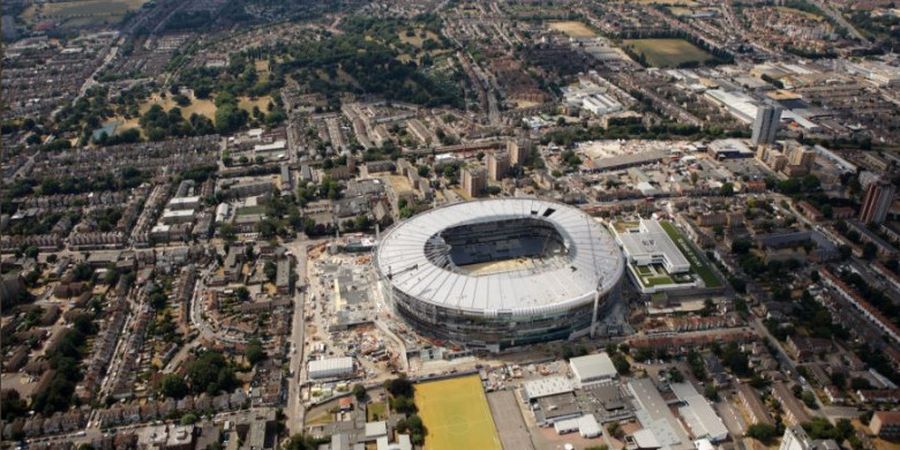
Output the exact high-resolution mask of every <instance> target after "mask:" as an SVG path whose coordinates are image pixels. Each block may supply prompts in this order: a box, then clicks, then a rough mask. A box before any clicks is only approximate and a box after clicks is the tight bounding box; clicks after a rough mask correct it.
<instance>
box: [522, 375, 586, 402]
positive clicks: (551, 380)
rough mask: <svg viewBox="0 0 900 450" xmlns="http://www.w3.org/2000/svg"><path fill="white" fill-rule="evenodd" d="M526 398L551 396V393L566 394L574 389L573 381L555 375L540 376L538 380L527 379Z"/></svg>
mask: <svg viewBox="0 0 900 450" xmlns="http://www.w3.org/2000/svg"><path fill="white" fill-rule="evenodd" d="M523 388H524V393H525V398H526V399H527V400H529V401H533V400H537V399H539V398H541V397H549V396H551V395H558V394H565V393H567V392H572V391H573V390H574V388H573V386H572V382H571V381H570V380H569V379H568V378H566V377H562V376H553V377H546V378H538V379H536V380H530V381H526V382H525V383H524V384H523Z"/></svg>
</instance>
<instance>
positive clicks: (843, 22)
mask: <svg viewBox="0 0 900 450" xmlns="http://www.w3.org/2000/svg"><path fill="white" fill-rule="evenodd" d="M812 3H813V4H814V5H816V6H818V7H819V9H821V10H822V12H824V13H825V14H826V15H828V17H830V18H831V19H832V20H834V21H835V22H837V23H838V25H840V26H842V27H844V29H846V30H847V32H849V33H850V34H851V35H852V36H853V37H854V38H856V39H859V40H860V41H862V42H868V39H866V37H865V36H863V35H862V33H860V32H859V30H857V29H856V28H855V27H854V26H853V25H852V24H851V23H850V22H847V19H844V16H843V15H841V13H840V12H838V11H835V10H833V9H831V5H828V4H827V2H824V1H821V0H812Z"/></svg>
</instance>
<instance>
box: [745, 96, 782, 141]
mask: <svg viewBox="0 0 900 450" xmlns="http://www.w3.org/2000/svg"><path fill="white" fill-rule="evenodd" d="M780 124H781V108H778V107H774V106H767V105H764V106H760V107H758V108H757V109H756V120H754V121H753V135H752V137H751V142H753V145H763V144H768V145H771V144H773V143H774V142H775V134H776V133H778V125H780Z"/></svg>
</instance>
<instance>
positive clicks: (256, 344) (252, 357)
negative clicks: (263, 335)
mask: <svg viewBox="0 0 900 450" xmlns="http://www.w3.org/2000/svg"><path fill="white" fill-rule="evenodd" d="M244 356H246V357H247V361H249V362H250V364H251V365H254V366H255V365H256V363H258V362H260V361H262V360H264V359H266V352H265V350H263V347H262V343H261V342H260V341H259V339H256V338H254V339H251V340H250V342H249V343H247V348H246V349H245V350H244Z"/></svg>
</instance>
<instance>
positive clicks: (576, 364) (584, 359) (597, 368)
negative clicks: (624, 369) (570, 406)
mask: <svg viewBox="0 0 900 450" xmlns="http://www.w3.org/2000/svg"><path fill="white" fill-rule="evenodd" d="M569 367H571V368H572V374H573V375H575V382H576V383H577V384H578V387H582V388H583V387H584V386H585V385H589V384H592V383H596V382H600V381H607V380H611V379H613V378H615V377H616V376H617V375H618V372H616V366H615V365H613V362H612V359H610V358H609V355H608V354H606V352H602V353H597V354H594V355H587V356H579V357H577V358H572V359H570V360H569Z"/></svg>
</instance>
